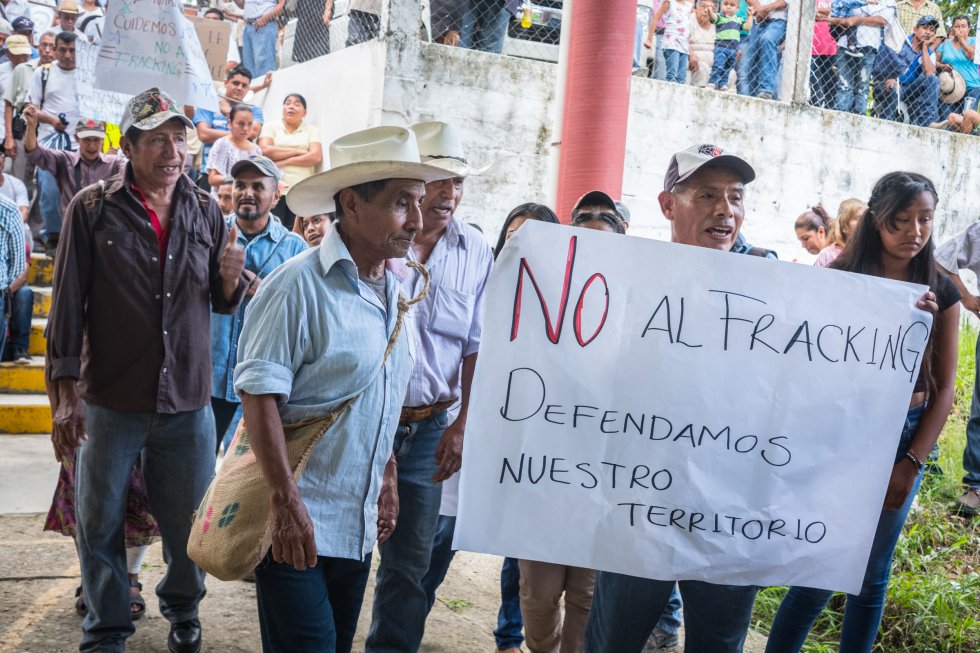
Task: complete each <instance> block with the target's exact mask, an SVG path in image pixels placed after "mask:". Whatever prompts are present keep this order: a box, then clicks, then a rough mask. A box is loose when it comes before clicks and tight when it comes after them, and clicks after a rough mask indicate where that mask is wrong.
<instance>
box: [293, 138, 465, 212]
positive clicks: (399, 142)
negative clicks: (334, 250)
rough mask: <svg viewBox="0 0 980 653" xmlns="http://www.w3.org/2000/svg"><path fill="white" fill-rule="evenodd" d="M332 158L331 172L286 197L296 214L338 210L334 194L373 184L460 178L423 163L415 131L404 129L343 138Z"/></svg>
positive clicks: (332, 148) (307, 181)
mask: <svg viewBox="0 0 980 653" xmlns="http://www.w3.org/2000/svg"><path fill="white" fill-rule="evenodd" d="M329 156H330V169H329V170H326V171H324V172H321V173H319V174H316V175H313V176H312V177H307V178H306V179H304V180H303V181H301V182H299V183H297V184H296V185H294V186H293V187H292V188H290V189H289V192H288V193H287V194H286V204H287V205H288V206H289V209H290V210H291V211H292V212H293V213H295V214H296V215H304V216H305V215H316V214H317V213H329V212H331V211H334V210H336V207H335V206H334V201H333V197H334V195H336V194H337V193H338V192H340V190H341V189H344V188H350V187H351V186H356V185H358V184H365V183H367V182H369V181H380V180H382V179H417V180H419V181H424V182H425V183H429V182H430V181H438V180H440V179H449V178H451V177H454V176H456V175H455V173H453V172H450V171H447V170H445V169H443V168H438V167H436V166H434V165H426V164H424V163H422V161H421V159H420V158H419V147H418V143H417V142H416V140H415V132H413V131H412V130H410V129H406V128H404V127H372V128H370V129H365V130H363V131H359V132H354V133H353V134H348V135H346V136H342V137H341V138H338V139H337V140H335V141H334V142H333V143H331V144H330V148H329Z"/></svg>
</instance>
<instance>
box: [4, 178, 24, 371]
mask: <svg viewBox="0 0 980 653" xmlns="http://www.w3.org/2000/svg"><path fill="white" fill-rule="evenodd" d="M26 270H27V244H26V243H25V242H24V221H23V220H22V219H21V217H20V209H18V208H17V205H16V204H14V203H13V202H11V201H10V200H8V199H7V198H6V197H2V196H0V291H2V292H0V352H3V348H4V345H5V344H6V342H7V314H8V313H9V312H10V310H9V309H10V304H11V298H12V296H13V293H14V292H16V291H17V290H18V286H23V285H24V279H21V278H20V277H21V276H23V275H24V272H25V271H26ZM17 353H23V354H24V355H25V356H26V352H17Z"/></svg>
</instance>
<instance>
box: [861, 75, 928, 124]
mask: <svg viewBox="0 0 980 653" xmlns="http://www.w3.org/2000/svg"><path fill="white" fill-rule="evenodd" d="M900 92H901V99H902V101H903V102H905V108H906V110H907V111H908V114H909V123H910V124H913V125H918V126H920V127H927V126H929V125H930V124H932V123H933V122H935V121H936V105H937V104H938V103H939V77H937V76H936V75H919V76H918V77H916V78H915V79H913V80H912V81H911V82H909V83H908V84H902V85H901V89H900ZM898 99H899V94H898V93H897V92H896V90H895V89H892V90H890V91H889V90H886V89H885V86H884V84H883V83H880V82H879V83H877V84H875V104H876V105H877V107H878V110H877V114H878V117H879V118H883V119H885V120H896V119H897V111H898Z"/></svg>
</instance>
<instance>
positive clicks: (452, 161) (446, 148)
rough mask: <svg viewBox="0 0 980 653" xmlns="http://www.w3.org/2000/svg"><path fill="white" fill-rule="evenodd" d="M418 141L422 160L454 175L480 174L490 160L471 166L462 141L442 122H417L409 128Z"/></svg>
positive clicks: (488, 164) (489, 163) (488, 165)
mask: <svg viewBox="0 0 980 653" xmlns="http://www.w3.org/2000/svg"><path fill="white" fill-rule="evenodd" d="M410 129H411V130H412V131H413V132H415V137H416V138H418V141H419V154H421V155H422V161H424V162H425V163H428V164H429V165H433V166H438V167H440V168H444V169H445V170H448V171H450V172H451V173H453V176H454V177H467V176H469V175H480V174H483V173H484V172H486V171H487V169H488V168H489V167H490V166H491V164H492V162H487V163H484V164H481V165H478V166H471V165H470V164H469V163H467V162H466V156H465V155H464V153H463V142H462V141H461V140H459V136H457V135H456V132H455V131H454V130H453V128H452V127H450V126H449V125H447V124H446V123H444V122H440V121H438V120H432V121H429V122H418V123H415V124H414V125H412V126H411V128H410Z"/></svg>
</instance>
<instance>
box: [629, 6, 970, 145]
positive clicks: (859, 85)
mask: <svg viewBox="0 0 980 653" xmlns="http://www.w3.org/2000/svg"><path fill="white" fill-rule="evenodd" d="M641 5H646V6H647V7H648V8H649V11H647V12H644V11H641V12H640V13H638V15H637V42H636V46H635V48H634V60H633V66H634V70H635V73H636V74H639V75H641V76H649V77H652V78H655V79H661V80H665V81H668V82H677V83H681V84H685V83H686V84H690V85H692V86H697V87H703V88H709V89H717V90H720V91H731V92H737V93H738V94H740V95H748V96H753V97H761V98H766V99H773V98H777V99H778V98H780V97H781V88H780V84H781V70H782V66H783V61H782V50H783V44H784V40H785V35H786V19H787V0H775V1H774V2H771V3H763V2H761V1H759V0H720V2H719V0H686V1H685V0H652V1H650V2H641ZM815 20H816V22H815V27H814V34H813V43H812V50H811V64H810V102H811V104H813V105H814V106H818V107H822V108H826V109H836V110H838V111H846V112H852V113H857V114H862V115H864V114H869V111H870V112H871V115H875V116H877V117H879V118H882V119H885V120H903V121H906V122H909V123H911V124H914V125H919V126H934V127H937V128H941V129H949V130H950V131H956V132H960V133H964V134H972V133H973V132H974V130H975V128H976V127H977V125H978V123H980V114H977V112H976V104H977V99H978V97H980V74H978V65H977V61H976V60H975V56H974V55H975V51H974V44H975V40H976V37H975V36H971V33H972V32H973V31H974V26H973V24H972V19H971V17H970V16H966V15H959V16H955V17H954V18H953V20H952V22H951V23H950V24H949V25H950V29H949V32H948V33H947V30H946V23H945V22H944V18H943V14H942V10H941V9H940V7H939V6H938V5H936V4H935V3H934V2H932V1H931V0H897V1H896V0H872V1H870V2H869V1H867V0H817V3H816V16H815ZM641 35H644V36H645V39H644V40H643V43H644V45H645V46H646V47H647V48H649V49H650V50H651V55H652V56H651V57H650V59H649V61H643V60H642V59H643V51H642V49H641V48H640V41H641ZM869 107H871V109H870V110H869Z"/></svg>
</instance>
